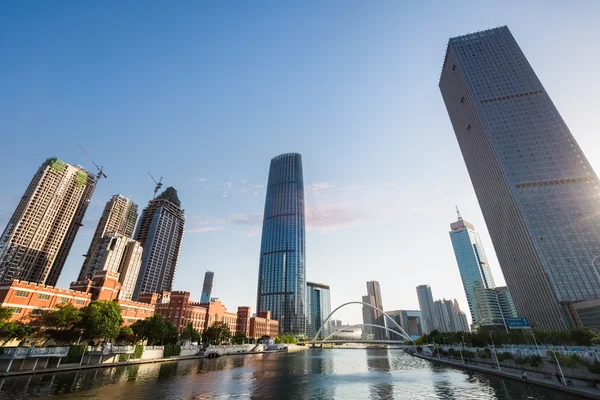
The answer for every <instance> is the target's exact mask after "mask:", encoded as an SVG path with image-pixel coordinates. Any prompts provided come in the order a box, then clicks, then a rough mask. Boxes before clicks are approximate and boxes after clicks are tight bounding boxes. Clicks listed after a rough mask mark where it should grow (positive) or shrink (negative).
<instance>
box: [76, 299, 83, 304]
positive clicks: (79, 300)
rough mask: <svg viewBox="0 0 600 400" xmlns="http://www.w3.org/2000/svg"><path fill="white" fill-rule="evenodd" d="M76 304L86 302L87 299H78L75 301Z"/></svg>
mask: <svg viewBox="0 0 600 400" xmlns="http://www.w3.org/2000/svg"><path fill="white" fill-rule="evenodd" d="M75 304H79V305H81V304H85V300H83V299H77V301H76V302H75Z"/></svg>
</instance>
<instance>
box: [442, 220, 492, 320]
mask: <svg viewBox="0 0 600 400" xmlns="http://www.w3.org/2000/svg"><path fill="white" fill-rule="evenodd" d="M457 214H458V220H457V221H456V222H453V223H451V224H450V229H451V230H450V240H451V241H452V248H453V249H454V256H455V257H456V263H457V264H458V270H459V272H460V278H461V280H462V284H463V289H464V291H465V295H466V297H467V303H468V305H469V312H470V313H471V319H472V320H473V323H474V324H478V323H479V321H480V320H481V319H482V317H481V316H479V315H478V311H477V310H478V304H477V299H476V297H475V284H476V283H477V284H479V283H480V284H481V285H482V286H483V287H484V288H486V289H493V288H495V287H496V284H495V283H494V277H493V276H492V271H491V269H490V265H489V263H488V260H487V256H486V255H485V250H484V249H483V244H482V243H481V237H480V236H479V233H478V232H476V231H475V228H474V226H473V225H472V224H470V223H469V222H467V221H465V220H463V219H462V217H461V216H460V213H459V212H458V210H457Z"/></svg>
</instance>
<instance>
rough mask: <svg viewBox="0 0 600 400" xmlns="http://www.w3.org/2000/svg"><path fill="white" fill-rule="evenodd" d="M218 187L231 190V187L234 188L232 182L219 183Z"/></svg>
mask: <svg viewBox="0 0 600 400" xmlns="http://www.w3.org/2000/svg"><path fill="white" fill-rule="evenodd" d="M218 186H221V187H224V188H226V189H231V187H232V186H233V183H231V182H225V183H219V185H218Z"/></svg>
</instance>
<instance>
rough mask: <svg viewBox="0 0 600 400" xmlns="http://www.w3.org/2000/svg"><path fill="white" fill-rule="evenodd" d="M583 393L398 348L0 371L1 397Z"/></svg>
mask: <svg viewBox="0 0 600 400" xmlns="http://www.w3.org/2000/svg"><path fill="white" fill-rule="evenodd" d="M48 398H52V399H86V400H95V399H103V400H104V399H108V400H117V399H126V400H136V399H145V400H147V399H161V400H162V399H164V400H168V399H194V400H203V399H207V400H208V399H210V400H216V399H306V400H313V399H457V400H470V399H477V400H485V399H501V400H522V399H536V400H540V399H541V400H544V399H547V400H555V399H556V400H558V399H572V400H582V398H580V397H576V396H572V397H569V396H567V395H565V394H564V393H560V392H554V391H551V390H547V389H542V388H539V387H535V386H533V385H525V384H523V383H521V382H518V381H513V380H506V379H501V378H498V377H495V376H492V375H485V374H480V373H475V372H466V371H461V370H456V369H453V368H450V367H447V366H443V365H437V364H432V363H430V362H429V361H425V360H421V359H418V358H414V357H411V356H409V355H407V354H405V353H404V352H403V351H402V350H397V349H309V350H306V351H299V352H295V353H276V354H258V355H247V356H227V357H221V358H218V359H210V360H209V359H195V360H186V361H179V362H168V363H157V364H140V365H132V366H121V367H112V368H96V369H89V370H82V371H77V372H61V373H55V374H41V375H29V376H20V377H11V378H0V399H2V400H21V399H48Z"/></svg>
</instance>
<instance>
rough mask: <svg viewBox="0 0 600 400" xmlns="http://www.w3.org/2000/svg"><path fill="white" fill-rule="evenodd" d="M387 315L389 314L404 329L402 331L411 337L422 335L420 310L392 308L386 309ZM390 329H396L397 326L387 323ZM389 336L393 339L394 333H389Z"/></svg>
mask: <svg viewBox="0 0 600 400" xmlns="http://www.w3.org/2000/svg"><path fill="white" fill-rule="evenodd" d="M385 313H386V314H387V315H389V316H390V317H391V318H392V319H393V320H394V321H396V323H398V325H400V326H401V327H402V329H404V331H405V332H406V333H407V334H408V335H409V336H410V337H411V338H417V337H419V336H421V335H423V328H422V324H421V318H422V317H421V315H422V314H421V311H419V310H394V311H386V312H385ZM388 326H389V327H390V329H394V330H397V329H398V328H397V327H395V326H393V325H392V324H389V323H388ZM389 334H390V338H392V339H394V336H395V335H394V334H393V333H391V332H390V333H389ZM400 339H402V340H403V339H404V338H400Z"/></svg>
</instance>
